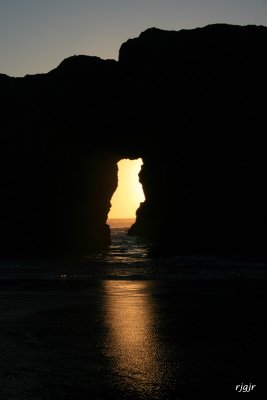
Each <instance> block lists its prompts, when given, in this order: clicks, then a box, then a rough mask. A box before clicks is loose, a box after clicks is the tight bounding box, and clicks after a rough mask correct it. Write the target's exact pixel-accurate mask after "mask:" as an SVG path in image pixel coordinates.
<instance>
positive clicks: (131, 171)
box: [108, 158, 145, 220]
mask: <svg viewBox="0 0 267 400" xmlns="http://www.w3.org/2000/svg"><path fill="white" fill-rule="evenodd" d="M142 165H143V161H142V159H141V158H138V159H137V160H128V159H123V160H120V161H119V162H118V187H117V190H116V191H115V193H114V194H113V197H112V199H111V209H110V212H109V215H108V220H114V219H134V218H135V213H136V210H137V208H138V207H139V205H140V203H141V202H142V201H144V200H145V196H144V192H143V188H142V185H141V183H140V182H139V176H138V174H139V172H140V170H141V166H142Z"/></svg>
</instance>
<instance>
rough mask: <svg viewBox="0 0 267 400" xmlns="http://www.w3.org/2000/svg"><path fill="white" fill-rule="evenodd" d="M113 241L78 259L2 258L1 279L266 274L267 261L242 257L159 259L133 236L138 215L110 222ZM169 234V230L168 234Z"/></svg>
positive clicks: (258, 277) (169, 278) (149, 245)
mask: <svg viewBox="0 0 267 400" xmlns="http://www.w3.org/2000/svg"><path fill="white" fill-rule="evenodd" d="M107 223H108V224H109V225H110V229H111V242H112V244H111V245H110V246H109V248H108V249H107V250H106V251H103V252H102V253H97V254H91V255H89V254H88V255H86V254H85V255H84V256H83V257H79V258H47V257H35V258H33V259H27V260H20V261H13V260H11V261H7V260H5V261H0V279H1V278H2V279H52V280H60V279H64V280H66V279H68V280H73V279H80V280H82V279H85V280H86V279H89V280H92V279H130V280H138V279H139V280H144V279H152V280H157V279H164V280H173V279H174V280H175V279H178V280H179V279H214V278H217V279H224V278H225V279H236V278H239V277H244V276H245V277H246V278H257V279H261V278H266V276H267V262H266V260H262V259H251V258H250V259H248V258H245V257H240V256H239V255H229V256H227V255H213V254H206V255H203V254H200V255H197V254H196V255H193V256H192V255H169V256H168V255H163V256H157V257H155V256H154V254H153V251H151V250H152V249H153V244H152V243H150V242H148V241H146V240H144V239H142V238H139V237H134V236H128V235H127V232H128V229H129V228H130V226H131V225H132V224H133V223H134V219H113V220H109V221H108V222H107ZM166 234H168V233H166Z"/></svg>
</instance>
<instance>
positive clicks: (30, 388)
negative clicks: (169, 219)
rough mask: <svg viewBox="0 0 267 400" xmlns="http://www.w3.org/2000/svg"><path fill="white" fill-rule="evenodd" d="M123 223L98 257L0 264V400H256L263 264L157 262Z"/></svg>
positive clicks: (261, 378) (188, 259)
mask: <svg viewBox="0 0 267 400" xmlns="http://www.w3.org/2000/svg"><path fill="white" fill-rule="evenodd" d="M131 223H132V220H130V221H129V220H128V221H122V220H120V221H118V220H117V221H111V239H112V244H111V246H110V247H109V249H107V251H105V252H103V253H99V254H94V255H84V257H82V258H79V259H77V258H76V259H60V260H59V259H45V258H44V259H38V260H37V259H35V260H33V259H32V260H24V261H23V262H22V261H20V262H19V261H16V262H15V261H9V262H7V261H2V262H1V263H0V352H1V361H0V398H1V399H3V400H24V399H25V400H26V399H27V400H28V399H33V400H48V399H53V400H85V399H86V400H90V399H92V400H106V399H107V400H109V399H118V400H120V399H121V400H139V399H140V400H141V399H151V400H153V399H155V400H156V399H157V400H178V399H179V400H183V399H184V400H187V399H194V398H197V397H199V396H200V395H202V396H203V397H204V398H216V399H219V398H228V397H229V398H230V397H231V396H232V394H233V393H234V394H235V391H236V386H237V385H241V383H243V384H248V385H249V384H250V383H251V384H253V385H256V387H255V389H254V391H255V393H256V394H259V398H264V397H260V394H261V393H264V391H266V382H267V380H266V367H265V366H266V356H267V351H266V337H267V328H266V322H265V312H266V305H267V301H266V300H267V295H266V271H267V268H266V262H264V261H263V260H248V259H244V258H243V259H241V258H240V257H238V256H231V257H230V256H216V255H195V256H186V255H176V256H173V255H172V256H162V257H157V258H155V257H154V256H152V255H151V251H150V250H151V243H148V242H146V241H145V240H142V239H140V238H137V237H131V236H128V235H127V230H128V229H129V226H130V224H131ZM265 393H266V392H265ZM261 395H262V394H261Z"/></svg>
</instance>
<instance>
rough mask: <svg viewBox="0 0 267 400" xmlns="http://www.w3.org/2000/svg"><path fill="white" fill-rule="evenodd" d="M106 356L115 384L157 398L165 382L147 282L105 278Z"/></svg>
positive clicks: (164, 371)
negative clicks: (110, 362)
mask: <svg viewBox="0 0 267 400" xmlns="http://www.w3.org/2000/svg"><path fill="white" fill-rule="evenodd" d="M104 285H105V287H104V290H105V299H106V303H105V304H106V324H107V328H108V333H107V343H106V349H107V356H108V357H110V358H111V361H112V365H113V369H114V375H115V379H117V380H118V382H117V383H118V385H120V387H124V389H126V390H127V391H129V392H131V393H132V394H134V393H136V394H137V395H142V396H153V397H157V395H160V392H161V388H162V387H163V385H165V387H166V383H167V382H166V381H168V368H166V362H165V358H164V348H163V346H161V345H160V341H159V335H158V323H157V322H158V321H157V317H156V313H155V311H154V310H153V304H152V299H151V297H150V294H149V291H148V289H149V286H150V283H149V282H145V281H143V282H140V281H139V282H133V281H105V282H104Z"/></svg>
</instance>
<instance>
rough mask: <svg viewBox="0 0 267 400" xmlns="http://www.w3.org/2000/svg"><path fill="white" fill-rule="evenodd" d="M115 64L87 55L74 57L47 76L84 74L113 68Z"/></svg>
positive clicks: (113, 61) (111, 61)
mask: <svg viewBox="0 0 267 400" xmlns="http://www.w3.org/2000/svg"><path fill="white" fill-rule="evenodd" d="M116 64H117V61H115V60H103V59H102V58H100V57H95V56H87V55H74V56H71V57H68V58H65V60H63V61H62V62H61V63H60V64H59V65H58V67H56V68H55V69H53V70H52V71H50V72H49V73H48V74H49V75H60V74H86V73H88V72H94V71H98V70H100V69H101V68H107V66H111V67H113V66H114V65H116Z"/></svg>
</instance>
